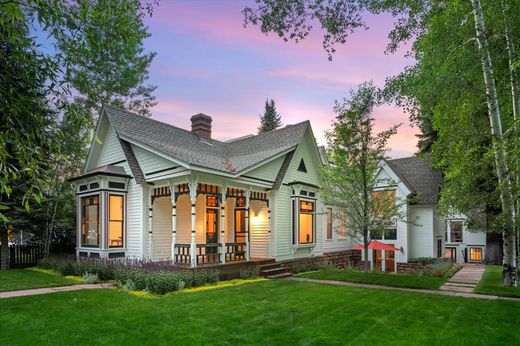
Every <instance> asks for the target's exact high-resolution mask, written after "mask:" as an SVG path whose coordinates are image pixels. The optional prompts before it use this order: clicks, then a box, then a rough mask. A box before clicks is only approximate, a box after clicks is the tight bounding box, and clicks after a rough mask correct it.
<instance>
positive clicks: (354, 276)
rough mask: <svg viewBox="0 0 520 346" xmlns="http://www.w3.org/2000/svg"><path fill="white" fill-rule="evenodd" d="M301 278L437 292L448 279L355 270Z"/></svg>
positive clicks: (323, 272) (308, 275)
mask: <svg viewBox="0 0 520 346" xmlns="http://www.w3.org/2000/svg"><path fill="white" fill-rule="evenodd" d="M299 276H301V277H304V278H310V279H321V280H337V281H350V282H357V283H363V284H372V285H383V286H393V287H408V288H422V289H430V290H437V289H439V287H441V286H442V284H444V283H445V282H446V281H447V280H448V279H446V278H438V277H432V276H418V275H405V274H386V273H374V272H371V273H367V274H365V273H363V272H358V271H353V270H321V271H316V272H309V273H302V274H299Z"/></svg>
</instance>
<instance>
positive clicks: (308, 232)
mask: <svg viewBox="0 0 520 346" xmlns="http://www.w3.org/2000/svg"><path fill="white" fill-rule="evenodd" d="M298 221H299V222H298V226H299V227H298V243H299V244H312V243H314V202H312V201H300V207H299V220H298Z"/></svg>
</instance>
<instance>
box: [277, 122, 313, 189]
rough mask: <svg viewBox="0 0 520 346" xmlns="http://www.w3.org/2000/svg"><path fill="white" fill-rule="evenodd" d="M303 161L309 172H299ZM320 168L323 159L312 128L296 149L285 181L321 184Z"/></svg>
mask: <svg viewBox="0 0 520 346" xmlns="http://www.w3.org/2000/svg"><path fill="white" fill-rule="evenodd" d="M302 160H303V162H304V163H305V168H306V170H307V172H301V171H299V170H298V167H299V166H300V162H301V161H302ZM320 167H321V157H320V155H319V152H318V148H317V146H316V141H315V140H314V136H313V134H312V131H311V130H310V128H308V129H307V131H306V132H305V135H304V136H303V138H302V141H301V142H300V144H299V145H298V147H297V148H296V151H295V152H294V155H293V158H292V160H291V164H290V165H289V169H288V170H287V173H286V175H285V178H284V180H283V182H284V183H286V184H287V183H291V182H294V181H299V182H304V183H307V184H312V185H321V184H320V180H321V179H320V172H319V170H320Z"/></svg>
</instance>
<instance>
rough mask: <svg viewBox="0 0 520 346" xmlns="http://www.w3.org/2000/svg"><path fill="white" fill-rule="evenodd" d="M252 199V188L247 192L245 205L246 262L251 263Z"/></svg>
mask: <svg viewBox="0 0 520 346" xmlns="http://www.w3.org/2000/svg"><path fill="white" fill-rule="evenodd" d="M250 197H251V188H249V189H248V190H247V194H246V205H245V213H244V214H245V217H244V218H245V220H246V261H249V198H250Z"/></svg>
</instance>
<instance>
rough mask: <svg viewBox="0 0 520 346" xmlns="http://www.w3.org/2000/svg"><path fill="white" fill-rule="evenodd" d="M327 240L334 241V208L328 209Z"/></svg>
mask: <svg viewBox="0 0 520 346" xmlns="http://www.w3.org/2000/svg"><path fill="white" fill-rule="evenodd" d="M327 239H332V208H327Z"/></svg>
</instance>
